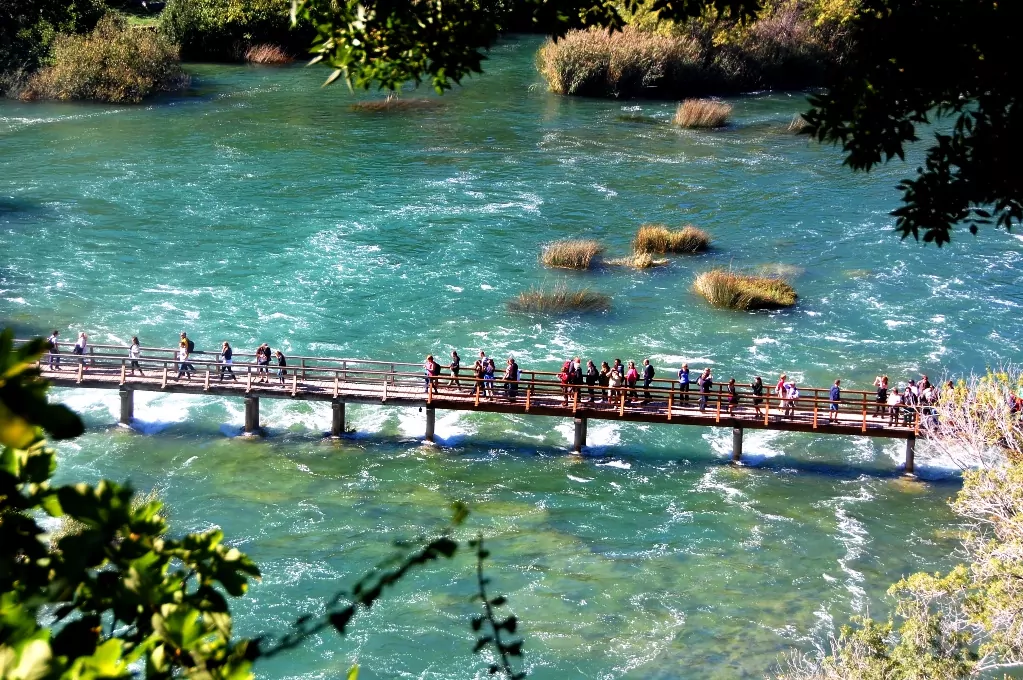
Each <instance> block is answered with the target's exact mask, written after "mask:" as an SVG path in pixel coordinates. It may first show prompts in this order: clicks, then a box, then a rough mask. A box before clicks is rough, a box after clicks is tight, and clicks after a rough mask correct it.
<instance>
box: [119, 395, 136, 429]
mask: <svg viewBox="0 0 1023 680" xmlns="http://www.w3.org/2000/svg"><path fill="white" fill-rule="evenodd" d="M118 391H119V392H120V395H121V419H120V421H119V422H120V423H121V425H131V421H132V419H133V418H134V417H135V390H133V389H131V388H124V387H122V388H121V389H120V390H118Z"/></svg>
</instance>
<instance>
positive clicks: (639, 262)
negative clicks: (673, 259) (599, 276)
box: [604, 253, 668, 269]
mask: <svg viewBox="0 0 1023 680" xmlns="http://www.w3.org/2000/svg"><path fill="white" fill-rule="evenodd" d="M604 264H606V265H610V266H612V267H631V268H633V269H651V268H653V267H660V266H662V265H666V264H668V260H666V259H660V260H657V259H654V257H653V256H652V255H651V254H650V253H633V254H632V255H628V256H626V257H616V258H613V259H610V260H606V261H605V262H604Z"/></svg>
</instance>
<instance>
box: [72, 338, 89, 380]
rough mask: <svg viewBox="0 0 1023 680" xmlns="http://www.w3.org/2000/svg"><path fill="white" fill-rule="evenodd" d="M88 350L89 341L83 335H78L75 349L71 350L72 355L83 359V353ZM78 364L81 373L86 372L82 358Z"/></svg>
mask: <svg viewBox="0 0 1023 680" xmlns="http://www.w3.org/2000/svg"><path fill="white" fill-rule="evenodd" d="M88 349H89V339H88V338H87V337H86V335H85V333H79V334H78V341H77V342H75V347H74V349H72V350H71V352H72V353H73V354H77V355H78V356H80V357H84V356H85V353H86V352H87V351H88ZM78 363H79V365H80V366H81V367H82V370H83V371H84V370H86V368H85V359H84V358H82V359H79V360H78Z"/></svg>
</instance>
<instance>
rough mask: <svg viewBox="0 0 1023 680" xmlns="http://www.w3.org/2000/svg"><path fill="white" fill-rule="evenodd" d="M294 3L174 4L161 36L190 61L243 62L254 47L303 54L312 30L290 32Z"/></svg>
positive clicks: (209, 0)
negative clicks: (268, 46) (178, 46)
mask: <svg viewBox="0 0 1023 680" xmlns="http://www.w3.org/2000/svg"><path fill="white" fill-rule="evenodd" d="M290 14H291V0H169V1H168V3H167V6H166V7H165V8H164V10H163V13H162V14H161V15H160V31H161V32H162V33H164V34H165V35H166V36H167V37H168V38H169V39H170V40H172V41H174V42H176V43H178V44H179V45H180V46H181V56H182V58H184V59H186V60H188V61H203V60H209V61H241V60H242V59H243V58H244V57H245V54H246V52H247V51H248V49H249V48H250V47H252V46H253V45H276V46H278V47H279V48H280V49H281V51H282V52H284V53H286V54H301V53H304V52H305V51H306V50H307V49H308V47H309V44H310V42H311V40H312V37H313V33H312V31H311V29H310V28H309V27H308V26H306V25H302V26H300V27H298V28H296V29H295V30H292V29H291V16H290Z"/></svg>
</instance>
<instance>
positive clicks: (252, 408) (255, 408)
mask: <svg viewBox="0 0 1023 680" xmlns="http://www.w3.org/2000/svg"><path fill="white" fill-rule="evenodd" d="M245 434H250V435H251V434H259V397H251V396H250V397H245Z"/></svg>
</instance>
